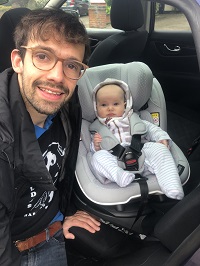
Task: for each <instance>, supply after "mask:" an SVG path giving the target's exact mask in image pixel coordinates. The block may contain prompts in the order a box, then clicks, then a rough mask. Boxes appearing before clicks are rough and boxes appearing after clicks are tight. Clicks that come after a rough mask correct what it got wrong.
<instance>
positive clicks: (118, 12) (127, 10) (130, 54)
mask: <svg viewBox="0 0 200 266" xmlns="http://www.w3.org/2000/svg"><path fill="white" fill-rule="evenodd" d="M119 18H120V19H119ZM110 21H111V26H112V27H113V28H115V29H119V30H122V31H121V32H120V33H117V34H113V35H112V36H109V37H108V38H106V39H105V40H103V41H102V42H101V43H99V44H98V45H97V47H96V48H95V49H94V51H93V52H92V54H91V56H90V58H89V61H88V65H89V66H90V67H94V66H100V65H105V64H111V63H128V62H132V61H135V60H140V59H141V56H142V53H143V51H144V48H145V45H146V42H147V38H148V32H147V31H146V30H141V29H140V28H141V27H142V26H143V25H144V15H143V8H142V4H141V1H140V0H134V1H133V0H123V1H122V0H112V6H111V14H110Z"/></svg>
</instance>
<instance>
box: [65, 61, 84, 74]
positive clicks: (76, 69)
mask: <svg viewBox="0 0 200 266" xmlns="http://www.w3.org/2000/svg"><path fill="white" fill-rule="evenodd" d="M65 68H67V69H68V70H70V71H74V72H80V71H81V65H80V66H79V64H75V63H69V62H66V63H65Z"/></svg>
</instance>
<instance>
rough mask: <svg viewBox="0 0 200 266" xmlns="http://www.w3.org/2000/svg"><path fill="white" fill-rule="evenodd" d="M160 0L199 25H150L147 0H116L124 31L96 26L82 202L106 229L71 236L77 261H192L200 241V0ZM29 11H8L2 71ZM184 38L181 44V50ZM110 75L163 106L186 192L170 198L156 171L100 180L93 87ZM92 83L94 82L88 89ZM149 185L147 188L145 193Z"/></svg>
mask: <svg viewBox="0 0 200 266" xmlns="http://www.w3.org/2000/svg"><path fill="white" fill-rule="evenodd" d="M144 2H147V3H146V4H147V6H149V5H150V4H152V5H151V8H150V11H149V12H150V14H151V12H152V10H153V8H155V4H154V3H153V2H151V1H146V0H144ZM160 2H163V3H165V4H171V5H174V6H176V7H177V8H179V9H180V10H181V11H182V12H183V13H184V14H185V16H186V17H187V19H188V21H189V24H190V26H191V28H192V32H189V33H188V32H168V31H166V32H159V31H154V30H152V28H151V26H152V24H153V22H151V23H150V29H149V30H148V31H146V29H145V27H144V25H145V22H144V21H143V16H144V15H146V14H145V13H143V9H142V5H141V2H140V0H137V1H136V0H135V1H131V0H123V1H121V0H112V5H111V15H110V17H111V24H112V26H113V28H114V29H117V30H120V32H117V33H116V31H115V30H113V31H112V30H108V31H107V32H106V33H103V30H96V29H94V30H91V29H90V30H88V34H89V37H90V38H91V39H93V40H94V39H96V40H97V41H98V40H99V41H98V44H97V46H96V47H95V48H94V47H92V50H93V52H92V53H91V57H90V58H89V61H88V65H89V66H90V68H89V69H88V70H87V71H86V74H85V75H84V76H83V77H82V78H81V79H80V81H79V82H78V87H79V88H80V90H79V93H80V102H81V106H82V110H83V124H82V132H81V141H80V150H79V155H78V161H77V169H76V180H77V181H76V184H75V188H74V202H75V204H76V206H77V208H79V209H82V210H85V211H88V212H89V213H91V214H92V215H94V216H95V217H97V218H98V219H101V221H102V233H101V232H99V233H98V234H95V235H92V236H91V234H89V233H87V232H85V230H84V229H81V228H72V229H71V231H72V232H73V233H74V234H75V235H76V240H75V241H72V240H67V241H66V245H67V247H68V250H69V254H68V256H69V265H70V266H71V265H102V266H103V265H110V266H112V265H113V266H118V265H119V266H121V265H124V266H126V265H146V266H151V265H155V266H160V265H168V266H173V265H174V266H176V265H177V266H178V265H184V264H185V263H186V262H187V260H188V259H190V257H191V256H192V255H193V254H194V253H195V252H196V250H198V248H199V247H200V237H199V236H200V227H199V226H200V213H199V211H198V210H199V205H200V191H199V190H200V187H199V181H200V180H199V162H200V145H198V144H199V142H200V137H199V136H200V123H199V114H200V97H199V96H200V91H199V82H200V75H199V65H200V63H199V62H200V45H199V44H200V36H198V32H199V30H200V29H199V27H200V26H199V25H200V23H198V22H200V15H199V14H200V12H199V11H200V4H199V2H198V0H190V1H188V0H177V1H175V0H164V1H161V0H160ZM183 2H184V5H183ZM62 4H63V1H58V2H57V5H56V6H55V7H54V6H53V4H52V3H51V1H50V2H49V3H48V4H47V7H48V8H49V7H50V8H52V7H54V8H59V7H60V6H61V5H62ZM28 11H29V8H25V7H20V8H14V9H11V10H9V11H7V12H5V13H4V14H3V15H2V17H1V18H0V48H1V49H0V53H1V54H0V61H1V64H0V72H2V71H3V70H4V69H6V68H7V67H10V66H11V63H10V52H11V50H12V49H14V43H13V39H12V36H13V30H14V27H15V25H16V24H17V22H18V21H19V20H20V18H21V17H22V16H23V15H24V14H26V13H27V12H28ZM194 17H195V19H194ZM141 27H142V29H139V28H141ZM138 29H139V30H138ZM177 46H178V47H180V48H181V49H180V50H179V51H174V48H175V47H177ZM166 47H167V48H166ZM169 48H170V49H169ZM134 61H135V62H134ZM106 77H115V78H119V79H120V78H121V79H124V80H125V81H127V83H129V82H130V84H133V85H135V86H136V92H137V90H138V93H136V95H137V96H136V102H137V105H138V106H137V108H138V110H137V111H139V110H140V108H141V107H142V106H144V104H146V103H147V102H148V105H147V107H146V109H144V110H142V111H141V112H142V113H143V114H144V115H146V113H147V112H148V113H152V112H158V113H159V114H160V118H161V121H160V126H161V127H163V128H164V129H167V131H168V133H169V134H170V136H171V137H172V139H173V140H174V142H175V143H176V144H177V148H176V149H177V150H178V154H179V157H181V158H182V159H181V163H180V162H178V163H177V164H179V165H180V164H182V165H184V170H185V172H184V175H183V177H182V178H183V179H182V183H183V188H184V192H185V198H184V199H183V200H181V201H176V200H171V199H168V198H166V197H165V196H164V195H163V194H162V193H161V192H160V190H159V187H158V185H157V183H156V182H155V177H150V178H149V179H148V180H147V182H142V185H141V184H140V183H139V182H135V183H133V184H131V186H130V187H127V188H125V189H122V188H117V187H116V186H114V185H111V186H110V187H107V188H104V187H103V186H102V185H101V184H96V183H97V182H93V181H94V177H93V174H92V173H91V170H90V167H89V166H88V161H90V160H89V158H88V157H89V153H88V145H89V144H88V141H89V138H90V137H89V135H88V134H89V132H88V124H89V123H91V121H92V120H93V119H94V114H93V112H92V111H91V109H92V107H91V90H92V88H93V87H95V84H97V83H99V82H100V81H102V80H103V79H105V78H106ZM145 82H146V83H145ZM85 87H87V90H83V89H81V88H85ZM147 87H148V90H147ZM149 89H150V90H149ZM141 91H143V92H141ZM134 92H135V91H134ZM141 93H142V94H141ZM141 95H142V97H141ZM143 101H144V102H143ZM148 117H151V116H149V114H148ZM178 147H179V148H178ZM188 163H189V165H188ZM84 171H85V174H84V175H83V172H84ZM88 176H89V177H88ZM91 180H93V181H91ZM143 183H145V184H143ZM141 187H144V191H146V192H144V193H142V190H141ZM147 187H148V190H147V189H146V188H147ZM109 189H110V190H112V193H111V192H109ZM145 189H146V190H145ZM119 190H120V192H119ZM105 232H106V234H107V235H108V238H107V239H105ZM103 233H104V234H103Z"/></svg>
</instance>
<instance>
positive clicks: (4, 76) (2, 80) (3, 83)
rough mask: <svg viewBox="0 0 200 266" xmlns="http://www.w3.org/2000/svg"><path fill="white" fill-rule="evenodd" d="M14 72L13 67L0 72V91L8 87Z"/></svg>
mask: <svg viewBox="0 0 200 266" xmlns="http://www.w3.org/2000/svg"><path fill="white" fill-rule="evenodd" d="M13 74H14V70H13V69H12V68H7V69H6V70H4V71H3V72H1V73H0V91H2V90H4V89H5V88H7V86H8V84H9V82H10V79H11V77H12V75H13Z"/></svg>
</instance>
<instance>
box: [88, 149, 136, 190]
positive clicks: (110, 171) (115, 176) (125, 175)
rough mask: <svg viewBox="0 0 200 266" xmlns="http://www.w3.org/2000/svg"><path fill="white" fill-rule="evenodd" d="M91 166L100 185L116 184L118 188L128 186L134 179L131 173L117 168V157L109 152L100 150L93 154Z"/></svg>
mask: <svg viewBox="0 0 200 266" xmlns="http://www.w3.org/2000/svg"><path fill="white" fill-rule="evenodd" d="M91 165H92V167H93V169H94V171H95V174H96V177H97V178H98V179H99V181H100V182H101V183H104V184H106V183H110V182H116V183H117V184H118V185H119V186H120V187H126V186H128V185H129V184H130V183H131V182H132V181H133V180H134V178H135V175H134V174H133V173H131V172H128V171H125V170H123V169H122V168H121V167H119V166H118V163H117V157H116V156H113V155H112V154H110V152H108V151H105V150H101V151H97V152H95V153H94V154H93V156H92V159H91Z"/></svg>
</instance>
